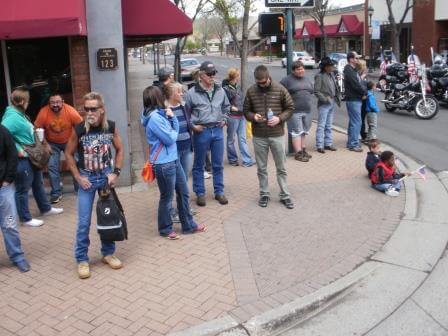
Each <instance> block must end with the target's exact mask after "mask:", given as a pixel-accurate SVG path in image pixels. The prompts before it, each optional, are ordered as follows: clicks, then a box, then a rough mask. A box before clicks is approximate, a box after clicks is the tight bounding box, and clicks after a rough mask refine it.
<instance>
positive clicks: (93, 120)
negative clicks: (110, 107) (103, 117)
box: [86, 117, 96, 126]
mask: <svg viewBox="0 0 448 336" xmlns="http://www.w3.org/2000/svg"><path fill="white" fill-rule="evenodd" d="M86 121H87V123H88V124H89V125H91V126H93V125H94V124H95V123H96V118H93V117H87V118H86Z"/></svg>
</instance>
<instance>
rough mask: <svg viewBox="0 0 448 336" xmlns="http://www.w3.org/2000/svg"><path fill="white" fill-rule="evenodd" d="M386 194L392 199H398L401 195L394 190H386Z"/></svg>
mask: <svg viewBox="0 0 448 336" xmlns="http://www.w3.org/2000/svg"><path fill="white" fill-rule="evenodd" d="M385 194H386V195H387V196H391V197H397V196H398V195H400V193H399V192H398V191H396V190H395V189H393V188H392V189H388V190H386V192H385Z"/></svg>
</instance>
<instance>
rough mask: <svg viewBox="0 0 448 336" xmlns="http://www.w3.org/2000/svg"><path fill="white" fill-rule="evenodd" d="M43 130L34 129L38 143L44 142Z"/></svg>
mask: <svg viewBox="0 0 448 336" xmlns="http://www.w3.org/2000/svg"><path fill="white" fill-rule="evenodd" d="M44 133H45V130H44V129H43V128H36V135H37V138H38V139H39V141H40V142H42V141H44Z"/></svg>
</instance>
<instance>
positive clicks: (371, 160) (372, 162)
mask: <svg viewBox="0 0 448 336" xmlns="http://www.w3.org/2000/svg"><path fill="white" fill-rule="evenodd" d="M380 155H381V148H380V141H379V140H378V139H372V140H370V141H369V151H368V152H367V157H366V169H367V172H368V174H369V178H370V177H371V176H372V173H373V170H374V169H375V166H376V164H377V163H378V162H379V161H380Z"/></svg>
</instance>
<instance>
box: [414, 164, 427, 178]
mask: <svg viewBox="0 0 448 336" xmlns="http://www.w3.org/2000/svg"><path fill="white" fill-rule="evenodd" d="M415 172H416V173H417V175H418V176H420V177H421V178H422V179H424V180H426V170H425V166H421V167H420V168H419V169H417V170H416V171H415Z"/></svg>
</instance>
